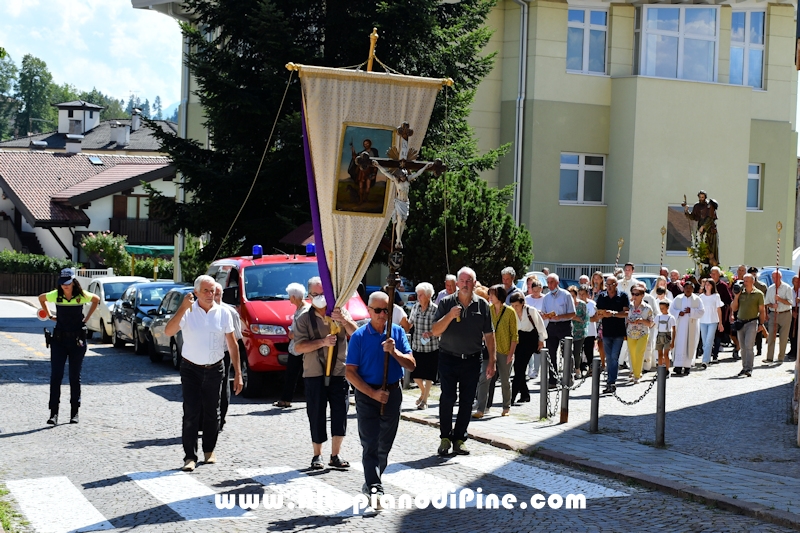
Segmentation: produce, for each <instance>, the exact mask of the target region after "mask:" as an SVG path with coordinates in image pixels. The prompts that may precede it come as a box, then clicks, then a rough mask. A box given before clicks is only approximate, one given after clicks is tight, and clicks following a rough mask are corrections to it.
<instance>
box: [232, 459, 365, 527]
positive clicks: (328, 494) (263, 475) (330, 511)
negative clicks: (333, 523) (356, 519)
mask: <svg viewBox="0 0 800 533" xmlns="http://www.w3.org/2000/svg"><path fill="white" fill-rule="evenodd" d="M237 473H238V474H239V475H241V476H243V477H247V478H250V479H252V480H254V481H257V482H258V483H261V484H262V485H264V486H265V487H267V488H268V489H269V490H270V491H272V492H275V493H276V494H277V495H279V496H281V497H282V498H283V499H284V500H287V501H288V502H291V503H292V505H287V504H286V503H284V504H283V507H288V508H292V507H293V506H295V505H298V504H301V503H302V504H303V506H304V507H305V508H308V507H312V509H307V510H313V512H314V513H316V514H321V515H333V516H352V514H353V512H352V506H353V496H354V495H352V494H348V493H346V492H344V491H342V490H340V489H337V488H336V487H333V486H331V485H329V484H328V483H326V482H324V481H320V480H318V479H317V478H315V477H311V476H308V475H306V474H304V473H302V472H299V471H298V470H294V469H292V468H290V467H288V466H274V467H266V468H251V469H244V470H237ZM310 495H314V497H315V498H316V501H315V502H308V498H309V496H310ZM320 496H322V497H321V498H320ZM275 501H276V500H273V502H275Z"/></svg>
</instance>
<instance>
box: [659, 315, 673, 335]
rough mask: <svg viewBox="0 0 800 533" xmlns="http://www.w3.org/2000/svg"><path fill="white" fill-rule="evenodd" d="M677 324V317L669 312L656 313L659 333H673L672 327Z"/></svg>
mask: <svg viewBox="0 0 800 533" xmlns="http://www.w3.org/2000/svg"><path fill="white" fill-rule="evenodd" d="M676 324H677V323H676V322H675V317H674V316H672V315H671V314H669V313H667V314H666V315H665V314H660V315H656V328H657V329H658V332H659V333H672V328H674V327H675V325H676Z"/></svg>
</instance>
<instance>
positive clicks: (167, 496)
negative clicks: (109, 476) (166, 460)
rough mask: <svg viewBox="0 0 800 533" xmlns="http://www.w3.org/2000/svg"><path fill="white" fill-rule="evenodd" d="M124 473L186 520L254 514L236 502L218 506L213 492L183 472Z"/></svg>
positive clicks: (250, 516)
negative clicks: (225, 506)
mask: <svg viewBox="0 0 800 533" xmlns="http://www.w3.org/2000/svg"><path fill="white" fill-rule="evenodd" d="M125 475H126V476H128V477H129V478H131V479H132V480H133V481H135V482H136V484H137V485H139V486H140V487H142V488H143V489H144V490H146V491H147V492H149V493H150V494H152V495H153V497H154V498H155V499H156V500H158V501H160V502H162V503H164V504H166V505H167V506H168V507H169V508H170V509H172V510H173V511H175V512H176V513H178V514H179V515H181V516H182V517H183V518H184V519H186V520H210V519H219V518H255V515H254V514H253V513H251V512H249V511H245V510H243V509H241V508H239V507H238V506H235V507H234V508H233V509H217V506H216V504H215V499H214V497H215V495H216V492H214V491H213V490H211V489H210V488H208V487H206V486H205V485H203V484H202V483H200V482H199V481H197V480H196V479H194V478H193V477H192V476H190V475H189V474H186V473H184V472H175V471H163V472H130V473H127V474H125Z"/></svg>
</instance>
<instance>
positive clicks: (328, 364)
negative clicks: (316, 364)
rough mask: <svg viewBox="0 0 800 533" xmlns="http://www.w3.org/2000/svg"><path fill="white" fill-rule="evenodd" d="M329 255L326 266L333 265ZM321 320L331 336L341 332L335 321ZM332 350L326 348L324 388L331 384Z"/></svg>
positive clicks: (331, 253) (327, 317) (328, 318)
mask: <svg viewBox="0 0 800 533" xmlns="http://www.w3.org/2000/svg"><path fill="white" fill-rule="evenodd" d="M329 253H330V256H329V257H328V264H329V265H332V264H333V252H329ZM323 320H324V321H325V324H327V325H328V328H329V329H330V334H331V335H338V334H339V331H341V328H340V327H339V324H337V323H336V321H334V320H333V319H332V318H331V317H329V316H326V317H325V318H324V319H323ZM336 342H337V344H338V342H339V341H338V339H337V341H336ZM334 348H335V346H328V359H327V361H326V362H325V379H324V380H323V381H324V383H325V386H326V387H327V386H329V385H330V384H331V370H332V368H333V350H334Z"/></svg>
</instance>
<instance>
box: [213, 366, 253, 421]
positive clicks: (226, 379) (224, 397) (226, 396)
mask: <svg viewBox="0 0 800 533" xmlns="http://www.w3.org/2000/svg"><path fill="white" fill-rule="evenodd" d="M239 357H242V354H241V353H240V354H239ZM245 357H247V355H245ZM222 364H223V367H222V368H223V369H224V370H225V375H224V376H222V394H221V395H220V398H219V429H220V430H221V429H222V426H224V425H225V415H226V414H228V405H230V403H231V384H230V379H231V354H230V353H228V352H225V357H224V358H223V359H222Z"/></svg>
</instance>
